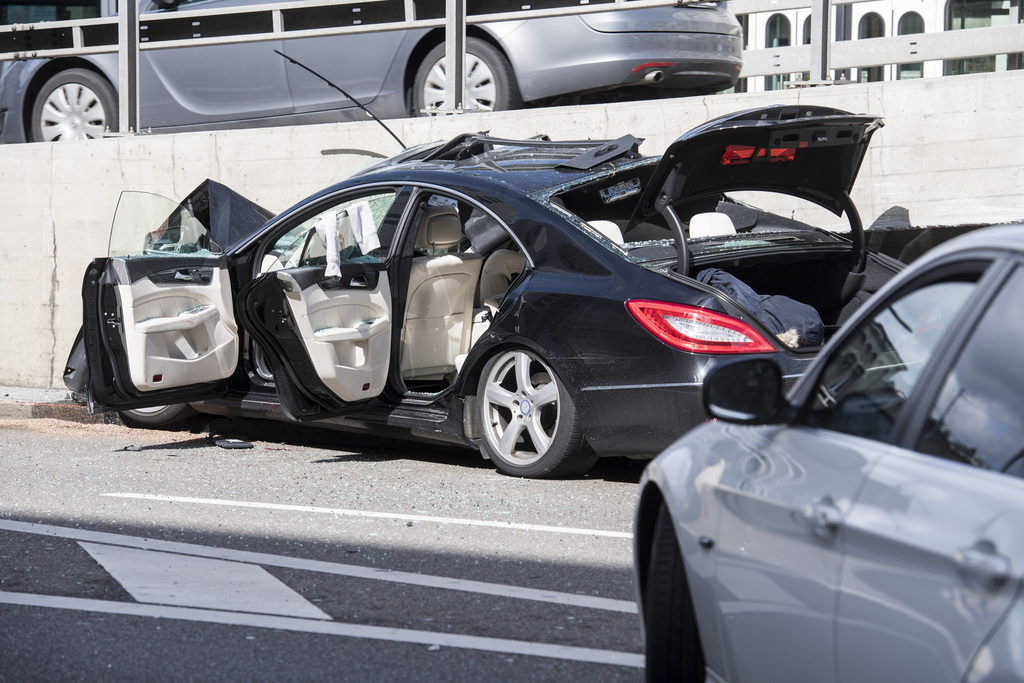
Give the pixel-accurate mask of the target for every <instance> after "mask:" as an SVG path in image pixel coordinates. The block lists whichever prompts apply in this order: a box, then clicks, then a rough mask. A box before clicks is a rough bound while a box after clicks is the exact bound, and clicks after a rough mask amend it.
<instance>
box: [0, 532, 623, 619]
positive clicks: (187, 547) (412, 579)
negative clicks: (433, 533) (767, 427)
mask: <svg viewBox="0 0 1024 683" xmlns="http://www.w3.org/2000/svg"><path fill="white" fill-rule="evenodd" d="M0 530H6V531H17V532H20V533H25V534H38V535H41V536H54V537H57V538H70V539H73V540H76V541H86V542H94V543H105V544H107V545H117V546H125V547H130V548H140V549H146V550H162V551H164V552H169V553H177V554H179V555H194V556H197V557H210V558H216V559H220V560H230V561H234V562H248V563H251V564H261V565H263V566H266V567H288V568H290V569H302V570H305V571H311V572H321V573H324V574H334V575H336V576H351V577H353V578H359V579H372V580H376V581H390V582H393V583H402V584H407V585H412V586H424V587H430V588H443V589H446V590H456V591H465V592H467V593H480V594H483V595H495V596H500V597H506V598H514V599H518V600H536V601H538V602H547V603H554V604H558V605H573V606H575V607H586V608H588V609H602V610H608V611H611V612H625V613H627V614H636V612H637V607H636V603H635V602H633V601H632V600H613V599H611V598H599V597H597V596H594V595H579V594H576V593H560V592H558V591H548V590H540V589H537V588H525V587H523V586H509V585H506V584H500V583H487V582H484V581H469V580H466V579H456V578H452V577H449V576H431V575H430V574H413V573H411V572H398V571H392V570H390V569H377V568H374V567H361V566H359V565H353V564H340V563H336V562H324V561H323V560H306V559H302V558H299V557H287V556H284V555H268V554H265V553H254V552H251V551H248V550H231V549H229V548H214V547H211V546H205V545H195V544H192V543H178V542H175V541H161V540H158V539H155V538H145V537H142V536H123V535H121V534H111V533H106V532H103V531H89V530H87V529H70V528H68V527H61V526H50V525H47V524H34V523H32V522H16V521H14V520H10V519H0Z"/></svg>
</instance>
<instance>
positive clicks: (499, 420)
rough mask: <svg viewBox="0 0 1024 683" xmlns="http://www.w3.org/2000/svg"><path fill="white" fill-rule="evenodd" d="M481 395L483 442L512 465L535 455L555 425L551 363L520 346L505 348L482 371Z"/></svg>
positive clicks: (555, 394) (547, 441) (555, 393)
mask: <svg viewBox="0 0 1024 683" xmlns="http://www.w3.org/2000/svg"><path fill="white" fill-rule="evenodd" d="M485 386H486V389H485V391H484V396H483V405H484V432H485V437H486V438H487V442H488V444H489V445H490V446H491V448H492V449H493V450H494V451H495V452H496V453H498V454H499V455H500V456H501V457H502V458H504V459H505V460H507V461H508V462H512V463H514V464H516V465H529V464H530V463H533V462H536V461H537V460H539V459H540V458H541V457H542V456H543V455H544V454H545V453H546V452H547V450H548V448H550V446H551V440H552V439H554V437H555V432H556V431H557V429H558V385H557V384H556V383H555V375H554V373H553V372H551V369H550V368H549V367H548V366H547V365H545V364H544V363H543V362H542V361H541V360H540V359H538V358H537V357H536V356H534V355H532V354H530V353H528V352H526V351H510V352H508V353H506V354H504V355H503V356H501V358H499V359H498V361H497V362H496V363H495V364H494V366H493V367H492V368H491V371H490V373H488V375H487V383H486V385H485Z"/></svg>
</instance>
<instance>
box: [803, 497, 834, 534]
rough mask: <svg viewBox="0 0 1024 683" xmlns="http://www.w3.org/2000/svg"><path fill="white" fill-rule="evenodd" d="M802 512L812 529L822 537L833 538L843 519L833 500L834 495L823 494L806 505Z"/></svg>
mask: <svg viewBox="0 0 1024 683" xmlns="http://www.w3.org/2000/svg"><path fill="white" fill-rule="evenodd" d="M800 512H801V515H802V516H803V518H804V521H805V522H807V525H808V526H809V527H810V528H811V531H813V532H814V534H815V535H816V536H820V537H821V538H831V537H832V534H834V533H835V531H836V529H838V528H839V523H840V522H842V521H843V514H842V513H841V512H840V511H839V508H838V507H837V506H836V503H835V501H834V500H832V496H822V497H821V498H819V499H818V500H816V501H814V502H813V503H808V504H807V505H805V506H804V507H803V509H802V510H801V511H800Z"/></svg>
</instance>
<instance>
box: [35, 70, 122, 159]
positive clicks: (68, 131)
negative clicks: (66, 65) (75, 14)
mask: <svg viewBox="0 0 1024 683" xmlns="http://www.w3.org/2000/svg"><path fill="white" fill-rule="evenodd" d="M30 125H31V130H30V135H31V140H32V142H57V141H64V140H86V139H91V138H100V137H103V134H104V133H105V132H106V131H107V130H114V131H116V130H117V93H116V92H115V91H114V87H113V86H112V85H110V83H108V82H107V80H106V79H105V78H103V77H102V76H100V75H99V74H97V73H95V72H94V71H90V70H89V69H68V70H67V71H61V72H60V73H58V74H57V75H55V76H53V77H52V78H50V80H48V81H46V83H44V84H43V87H42V88H41V89H40V90H39V94H38V95H37V96H36V100H35V103H34V104H33V105H32V120H31V124H30Z"/></svg>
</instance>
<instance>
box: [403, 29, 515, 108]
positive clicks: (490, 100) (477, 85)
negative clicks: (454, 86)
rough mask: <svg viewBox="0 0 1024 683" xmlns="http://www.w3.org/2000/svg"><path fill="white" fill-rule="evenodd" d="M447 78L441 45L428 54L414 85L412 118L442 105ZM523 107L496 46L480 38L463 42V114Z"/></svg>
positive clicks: (506, 62) (508, 70)
mask: <svg viewBox="0 0 1024 683" xmlns="http://www.w3.org/2000/svg"><path fill="white" fill-rule="evenodd" d="M447 83H448V76H447V74H446V73H445V69H444V44H443V43H442V44H441V45H438V46H437V47H435V48H434V49H433V50H431V51H430V52H428V53H427V56H426V57H425V58H424V59H423V64H421V65H420V68H419V69H418V70H417V71H416V80H415V81H414V84H413V102H412V114H413V116H422V115H423V114H424V113H425V112H429V111H431V110H434V109H440V108H441V107H442V106H444V89H445V86H446V85H447ZM521 106H523V100H522V97H521V96H520V95H519V87H518V86H517V85H516V78H515V74H514V73H513V72H512V66H511V65H510V64H509V63H508V60H507V59H505V56H504V55H502V54H501V52H499V51H498V50H497V49H496V48H495V47H493V46H492V45H490V44H489V43H487V42H486V41H483V40H480V39H479V38H467V39H466V101H465V102H464V103H463V107H464V109H465V110H466V111H473V110H480V111H501V110H504V109H518V108H519V107H521Z"/></svg>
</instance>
